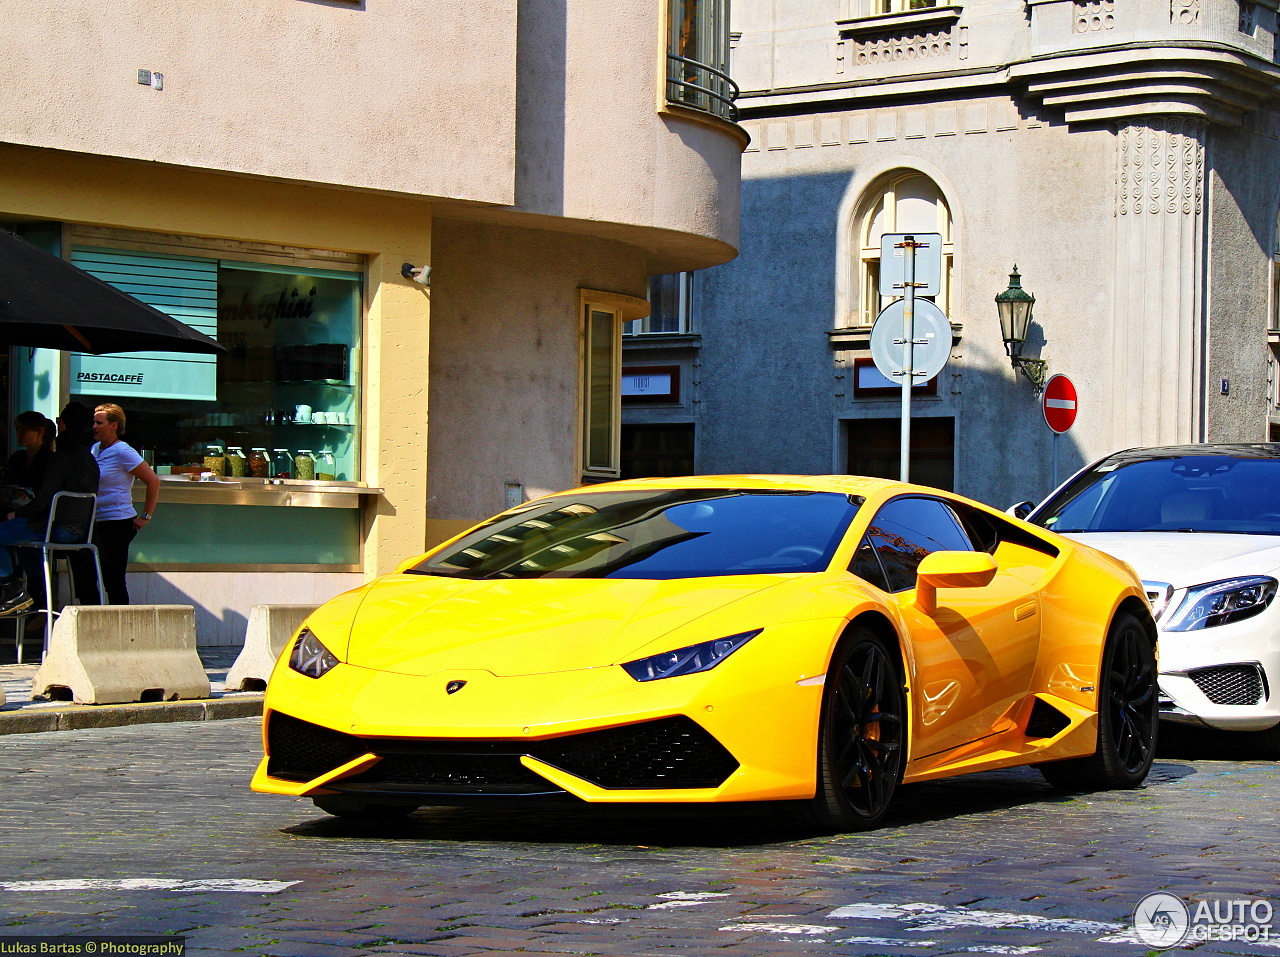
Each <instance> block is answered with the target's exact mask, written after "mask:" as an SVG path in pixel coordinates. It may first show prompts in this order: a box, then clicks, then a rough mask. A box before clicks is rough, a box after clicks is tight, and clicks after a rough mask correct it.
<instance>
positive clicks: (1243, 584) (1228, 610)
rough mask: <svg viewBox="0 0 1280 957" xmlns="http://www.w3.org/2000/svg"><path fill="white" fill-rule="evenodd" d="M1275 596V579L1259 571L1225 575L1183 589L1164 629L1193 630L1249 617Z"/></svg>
mask: <svg viewBox="0 0 1280 957" xmlns="http://www.w3.org/2000/svg"><path fill="white" fill-rule="evenodd" d="M1275 597H1276V580H1275V579H1274V578H1268V577H1266V576H1263V575H1252V576H1249V577H1246V578H1228V579H1227V580H1226V581H1220V582H1208V583H1206V584H1204V585H1195V586H1193V587H1191V588H1188V589H1187V593H1186V595H1185V596H1183V599H1182V603H1181V604H1180V605H1178V609H1177V611H1175V612H1174V613H1173V614H1172V615H1171V616H1170V617H1169V622H1168V624H1166V625H1165V631H1197V630H1199V629H1201V628H1212V627H1214V626H1215V625H1225V624H1227V623H1228V622H1232V621H1243V620H1244V619H1245V618H1252V617H1253V616H1254V615H1256V614H1258V613H1260V612H1261V611H1262V610H1263V609H1264V608H1266V607H1267V606H1268V605H1269V604H1271V599H1273V598H1275Z"/></svg>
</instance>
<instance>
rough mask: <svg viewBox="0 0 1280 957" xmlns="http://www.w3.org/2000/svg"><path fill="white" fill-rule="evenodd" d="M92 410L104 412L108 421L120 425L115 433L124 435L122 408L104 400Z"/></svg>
mask: <svg viewBox="0 0 1280 957" xmlns="http://www.w3.org/2000/svg"><path fill="white" fill-rule="evenodd" d="M93 411H94V412H103V413H105V414H106V416H107V421H108V422H114V423H115V424H116V425H118V426H120V428H119V429H118V430H117V431H116V435H117V436H121V435H124V422H125V417H124V409H122V408H120V406H118V405H116V404H115V403H114V402H104V403H102V405H100V406H98V407H97V408H96V409H94V410H93Z"/></svg>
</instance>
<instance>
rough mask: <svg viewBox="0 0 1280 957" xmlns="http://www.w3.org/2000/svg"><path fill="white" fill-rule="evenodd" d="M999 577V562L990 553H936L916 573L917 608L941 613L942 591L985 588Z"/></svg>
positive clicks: (932, 613)
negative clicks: (997, 565) (947, 589)
mask: <svg viewBox="0 0 1280 957" xmlns="http://www.w3.org/2000/svg"><path fill="white" fill-rule="evenodd" d="M995 577H996V560H995V559H994V558H992V557H991V556H990V555H988V554H987V553H986V552H933V553H932V554H930V555H926V556H925V559H924V561H922V562H921V563H920V567H919V568H918V569H917V570H916V607H917V608H919V609H920V610H921V611H922V612H924V613H925V614H926V615H929V616H933V615H935V614H937V611H938V589H939V588H981V587H982V586H983V585H989V584H991V579H993V578H995Z"/></svg>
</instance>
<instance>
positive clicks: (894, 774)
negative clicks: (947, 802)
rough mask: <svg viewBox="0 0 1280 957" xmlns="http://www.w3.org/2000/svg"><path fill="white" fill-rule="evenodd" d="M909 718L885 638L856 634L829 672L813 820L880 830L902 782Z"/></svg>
mask: <svg viewBox="0 0 1280 957" xmlns="http://www.w3.org/2000/svg"><path fill="white" fill-rule="evenodd" d="M906 712H907V696H906V692H905V690H904V688H903V684H902V675H901V672H900V669H899V667H898V662H897V657H896V656H895V655H894V654H893V653H892V652H891V651H890V650H889V648H888V646H887V645H886V643H885V641H884V639H882V638H881V637H880V636H879V635H877V634H875V633H874V632H872V631H870V630H868V629H866V628H861V627H857V628H855V629H853V631H852V632H851V633H850V634H849V635H848V636H847V637H846V638H845V640H844V642H842V643H841V645H840V646H839V647H838V648H837V649H836V653H835V655H834V656H833V658H832V661H831V666H830V667H829V668H828V669H827V680H826V683H825V686H824V691H823V702H822V718H821V722H820V725H819V729H818V787H817V793H816V795H815V796H814V798H813V800H812V801H811V802H808V807H807V809H806V810H807V815H806V816H807V817H808V818H809V820H811V821H812V822H813V823H815V824H817V825H819V826H821V827H824V828H840V829H845V830H857V831H863V830H870V829H871V828H874V827H877V826H878V825H879V824H880V822H881V821H882V820H883V818H884V816H885V814H886V813H887V812H888V810H889V805H890V803H891V801H892V800H893V794H894V791H895V790H896V788H897V786H898V782H899V781H901V780H902V770H903V762H904V757H905V755H904V751H905V748H906V727H907V717H906Z"/></svg>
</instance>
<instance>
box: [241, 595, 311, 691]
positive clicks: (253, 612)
mask: <svg viewBox="0 0 1280 957" xmlns="http://www.w3.org/2000/svg"><path fill="white" fill-rule="evenodd" d="M319 607H320V606H319V605H254V606H253V607H252V608H250V609H249V625H248V627H247V628H246V629H245V633H244V648H243V649H241V651H240V655H239V657H237V658H236V661H235V664H233V665H232V666H231V670H230V671H228V672H227V690H228V691H262V690H263V689H264V688H266V686H267V679H268V678H270V677H271V669H272V668H274V667H275V666H276V659H277V658H279V657H280V653H281V652H283V651H284V649H285V646H286V645H288V644H289V639H290V638H292V637H293V635H294V632H296V631H297V630H298V629H299V628H300V627H301V626H302V623H303V622H304V621H306V620H307V616H308V615H310V614H311V613H312V612H313V611H315V610H316V609H317V608H319Z"/></svg>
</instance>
